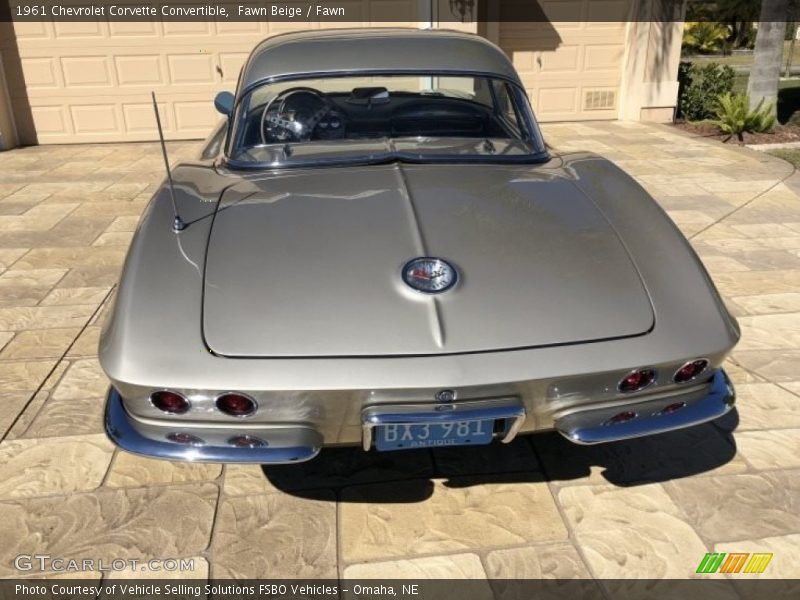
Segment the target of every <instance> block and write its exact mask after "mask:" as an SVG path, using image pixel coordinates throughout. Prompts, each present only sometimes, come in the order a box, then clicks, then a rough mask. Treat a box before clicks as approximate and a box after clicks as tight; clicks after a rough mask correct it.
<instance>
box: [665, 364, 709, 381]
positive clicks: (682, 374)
mask: <svg viewBox="0 0 800 600" xmlns="http://www.w3.org/2000/svg"><path fill="white" fill-rule="evenodd" d="M707 368H708V361H707V360H706V359H705V358H699V359H697V360H692V361H690V362H687V363H686V364H685V365H683V366H682V367H681V368H680V369H678V370H677V371H675V375H673V376H672V380H673V381H674V382H675V383H686V382H687V381H691V380H692V379H694V378H695V377H697V376H698V375H700V373H702V372H703V371H705V370H706V369H707Z"/></svg>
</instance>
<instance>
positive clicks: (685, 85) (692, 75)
mask: <svg viewBox="0 0 800 600" xmlns="http://www.w3.org/2000/svg"><path fill="white" fill-rule="evenodd" d="M734 76H735V73H734V71H733V69H732V68H731V67H729V66H728V65H718V64H717V63H708V64H706V65H697V64H692V63H681V66H680V69H679V71H678V80H679V82H680V84H679V91H678V96H679V98H678V114H679V116H681V117H683V118H684V119H686V120H687V121H702V120H703V119H711V118H713V117H714V115H715V111H716V107H717V98H718V97H719V96H722V95H723V94H728V93H730V92H732V91H733V80H734Z"/></svg>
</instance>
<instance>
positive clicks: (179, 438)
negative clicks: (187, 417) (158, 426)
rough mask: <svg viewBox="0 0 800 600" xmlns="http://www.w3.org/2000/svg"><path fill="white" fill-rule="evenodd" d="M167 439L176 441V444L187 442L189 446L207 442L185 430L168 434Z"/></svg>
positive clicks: (202, 444) (201, 444)
mask: <svg viewBox="0 0 800 600" xmlns="http://www.w3.org/2000/svg"><path fill="white" fill-rule="evenodd" d="M167 439H168V440H169V441H170V442H175V443H176V444H186V445H187V446H204V445H205V442H204V441H203V440H202V439H200V438H199V437H197V436H196V435H192V434H191V433H185V432H183V431H174V432H172V433H170V434H167Z"/></svg>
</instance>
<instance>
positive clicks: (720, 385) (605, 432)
mask: <svg viewBox="0 0 800 600" xmlns="http://www.w3.org/2000/svg"><path fill="white" fill-rule="evenodd" d="M735 401H736V393H735V392H734V389H733V385H732V384H731V382H730V380H729V379H728V376H727V375H726V374H725V371H723V370H722V369H717V370H716V371H715V373H714V376H713V377H712V379H711V383H710V387H709V389H708V391H707V392H706V393H705V394H703V395H700V396H699V397H696V398H688V397H687V398H684V397H682V396H669V397H662V398H659V399H656V400H646V401H643V402H638V403H637V402H628V403H625V404H618V405H616V406H613V407H605V408H587V409H581V410H578V411H575V412H571V413H570V414H568V415H566V416H564V417H561V418H557V419H556V421H555V428H556V430H557V431H558V432H559V433H561V434H562V435H563V436H564V437H566V438H567V439H568V440H570V441H571V442H575V443H576V444H600V443H603V442H614V441H619V440H627V439H631V438H637V437H642V436H646V435H653V434H656V433H664V432H667V431H674V430H675V429H683V428H684V427H691V426H693V425H699V424H701V423H705V422H707V421H712V420H714V419H716V418H718V417H721V416H722V415H724V414H725V413H727V412H728V411H729V410H730V409H731V408H733V405H734V403H735ZM676 404H683V406H682V407H681V408H679V409H677V410H674V412H668V413H667V412H665V411H664V408H666V407H668V406H670V405H676ZM623 411H624V412H630V413H632V414H635V415H636V416H635V417H633V418H631V419H630V420H629V421H625V422H622V423H614V422H611V421H610V419H611V418H612V417H614V416H615V415H617V414H619V413H620V412H623Z"/></svg>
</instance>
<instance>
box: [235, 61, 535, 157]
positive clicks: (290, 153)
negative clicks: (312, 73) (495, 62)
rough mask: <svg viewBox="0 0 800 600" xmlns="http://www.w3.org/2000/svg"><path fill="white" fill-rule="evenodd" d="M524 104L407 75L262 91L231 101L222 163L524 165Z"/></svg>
mask: <svg viewBox="0 0 800 600" xmlns="http://www.w3.org/2000/svg"><path fill="white" fill-rule="evenodd" d="M524 102H527V99H526V98H525V95H524V92H523V91H522V90H519V89H517V88H516V87H515V86H514V85H512V84H511V83H509V82H507V81H504V80H500V79H494V78H490V77H485V76H464V75H455V76H451V75H446V76H443V75H439V74H425V73H414V74H397V75H362V76H346V77H323V78H310V79H303V80H297V79H294V80H291V81H280V82H274V83H268V84H264V85H261V86H258V87H256V88H254V89H252V90H251V91H249V92H248V93H246V94H245V95H244V97H243V98H242V99H241V100H240V101H239V103H238V110H237V113H236V116H235V122H234V128H233V129H234V135H233V137H232V142H231V145H230V152H229V156H230V157H231V158H233V159H234V160H237V161H244V162H268V163H270V164H275V163H280V164H297V163H300V162H303V161H306V160H308V161H313V160H315V159H317V160H318V159H323V158H324V159H325V160H328V159H331V158H334V157H336V155H337V154H338V155H340V156H339V158H342V159H344V158H347V157H350V158H353V159H356V160H364V159H370V160H372V159H375V158H376V157H379V156H380V157H383V156H386V155H393V156H396V157H398V156H399V155H400V154H403V155H404V156H412V155H413V158H414V159H415V160H426V159H430V160H435V159H438V158H442V157H446V156H455V155H457V156H458V157H459V158H461V159H464V158H470V157H472V158H475V157H483V158H489V157H492V156H494V157H495V158H500V157H505V158H508V157H511V158H513V157H525V156H532V155H536V154H539V153H541V152H542V151H543V148H542V147H541V144H540V142H539V140H538V139H536V138H535V137H534V136H531V135H530V132H531V131H534V129H533V128H531V127H529V126H528V124H526V116H525V115H526V114H527V115H530V114H531V113H530V111H529V110H528V111H527V112H526V111H524V110H520V103H524ZM398 148H402V153H401V152H400V151H399V150H398ZM399 157H400V158H402V156H399ZM505 158H504V159H505Z"/></svg>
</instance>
